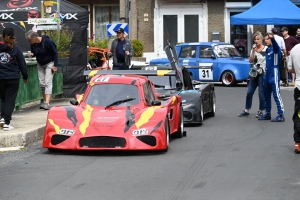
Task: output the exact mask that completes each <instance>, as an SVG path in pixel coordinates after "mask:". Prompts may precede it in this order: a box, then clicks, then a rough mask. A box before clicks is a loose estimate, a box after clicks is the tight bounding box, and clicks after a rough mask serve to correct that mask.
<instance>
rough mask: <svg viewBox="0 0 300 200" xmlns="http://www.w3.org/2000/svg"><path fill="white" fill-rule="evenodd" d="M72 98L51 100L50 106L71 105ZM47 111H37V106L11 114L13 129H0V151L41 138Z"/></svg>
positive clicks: (25, 144)
mask: <svg viewBox="0 0 300 200" xmlns="http://www.w3.org/2000/svg"><path fill="white" fill-rule="evenodd" d="M71 99H72V98H59V99H52V100H51V102H50V105H51V106H52V107H53V106H59V105H71V104H70V100H71ZM47 114H48V110H44V109H39V104H38V105H34V106H31V107H28V108H24V109H22V110H20V111H14V112H13V114H12V120H11V125H12V126H13V127H14V128H15V129H14V130H11V131H3V130H2V128H1V129H0V151H3V150H6V149H8V148H9V149H20V148H21V147H24V146H27V145H28V144H30V143H32V142H36V141H38V140H40V139H42V138H43V135H44V129H45V125H46V120H47Z"/></svg>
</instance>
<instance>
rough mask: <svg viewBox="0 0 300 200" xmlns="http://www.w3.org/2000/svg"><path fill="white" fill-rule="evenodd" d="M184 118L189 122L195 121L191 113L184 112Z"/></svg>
mask: <svg viewBox="0 0 300 200" xmlns="http://www.w3.org/2000/svg"><path fill="white" fill-rule="evenodd" d="M183 117H184V118H186V119H188V120H191V119H193V114H192V113H191V112H190V111H183Z"/></svg>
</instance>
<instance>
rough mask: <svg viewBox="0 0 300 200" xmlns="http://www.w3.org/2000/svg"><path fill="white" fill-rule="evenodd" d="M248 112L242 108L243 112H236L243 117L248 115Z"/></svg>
mask: <svg viewBox="0 0 300 200" xmlns="http://www.w3.org/2000/svg"><path fill="white" fill-rule="evenodd" d="M248 115H249V113H248V112H246V111H245V110H243V112H241V113H240V114H238V116H239V117H243V116H248Z"/></svg>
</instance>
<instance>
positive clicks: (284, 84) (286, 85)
mask: <svg viewBox="0 0 300 200" xmlns="http://www.w3.org/2000/svg"><path fill="white" fill-rule="evenodd" d="M281 86H283V87H289V84H288V83H282V84H281Z"/></svg>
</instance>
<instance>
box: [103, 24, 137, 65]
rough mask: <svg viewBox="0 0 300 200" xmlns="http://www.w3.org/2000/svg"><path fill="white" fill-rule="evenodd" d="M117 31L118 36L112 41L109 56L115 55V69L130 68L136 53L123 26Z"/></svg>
mask: <svg viewBox="0 0 300 200" xmlns="http://www.w3.org/2000/svg"><path fill="white" fill-rule="evenodd" d="M116 33H117V37H118V38H116V39H115V40H114V41H113V42H112V44H111V49H110V52H109V53H108V56H110V57H111V56H113V70H126V69H127V70H128V69H129V66H130V64H131V57H132V56H133V54H134V52H133V48H132V44H131V42H130V40H128V39H126V38H125V33H124V29H123V28H119V29H118V30H117V31H116Z"/></svg>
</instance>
